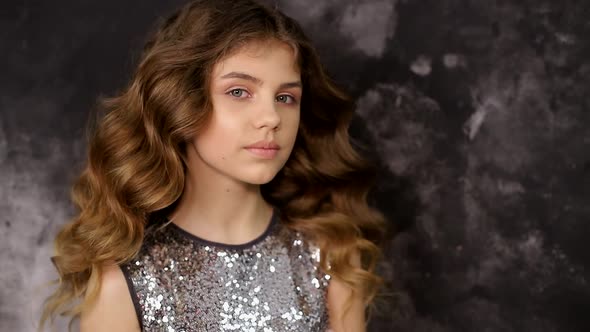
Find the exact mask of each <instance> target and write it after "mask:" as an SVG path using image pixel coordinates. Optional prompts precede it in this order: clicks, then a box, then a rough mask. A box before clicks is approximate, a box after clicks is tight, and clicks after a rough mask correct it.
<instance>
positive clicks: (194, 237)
mask: <svg viewBox="0 0 590 332" xmlns="http://www.w3.org/2000/svg"><path fill="white" fill-rule="evenodd" d="M278 218H279V216H278V211H277V209H276V208H273V210H272V215H271V218H270V221H269V222H268V225H267V226H266V229H265V230H264V232H262V234H260V235H258V236H257V237H255V238H254V239H252V240H250V241H248V242H245V243H238V244H232V243H223V242H217V241H211V240H207V239H204V238H202V237H200V236H197V235H195V234H193V233H190V232H189V231H187V230H185V229H184V228H182V227H180V226H178V225H176V224H175V223H173V222H170V220H169V219H168V218H167V217H164V219H165V221H166V224H168V225H169V227H171V228H172V230H174V231H175V232H176V233H178V234H180V235H181V236H183V237H185V238H187V239H189V240H191V241H193V242H196V243H198V244H200V245H206V246H212V247H219V248H224V249H246V248H248V247H251V246H253V245H255V244H257V243H259V242H262V241H263V240H264V239H265V238H266V237H267V236H268V235H269V234H270V232H271V230H272V229H273V228H274V225H275V224H277V223H278Z"/></svg>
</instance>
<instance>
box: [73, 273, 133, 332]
mask: <svg viewBox="0 0 590 332" xmlns="http://www.w3.org/2000/svg"><path fill="white" fill-rule="evenodd" d="M100 284H101V285H100V286H101V287H100V291H99V293H98V297H97V299H96V301H94V303H92V305H90V306H89V307H88V308H86V309H85V310H83V311H82V313H81V315H80V331H81V332H103V331H108V332H119V331H121V332H122V331H140V328H139V322H138V321H137V316H136V314H135V308H134V306H133V301H132V300H131V295H130V293H129V289H128V288H127V282H126V280H125V276H124V275H123V272H122V271H121V268H120V267H119V266H117V265H108V266H107V265H105V266H104V268H103V271H102V278H101V281H100Z"/></svg>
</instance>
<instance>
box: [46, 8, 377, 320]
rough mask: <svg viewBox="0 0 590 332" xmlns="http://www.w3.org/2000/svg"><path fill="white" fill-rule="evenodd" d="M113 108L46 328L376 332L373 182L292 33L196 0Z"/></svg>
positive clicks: (344, 111)
mask: <svg viewBox="0 0 590 332" xmlns="http://www.w3.org/2000/svg"><path fill="white" fill-rule="evenodd" d="M102 105H103V108H104V109H105V110H106V113H105V115H104V117H103V118H102V120H101V121H100V122H98V125H97V126H96V127H95V129H94V130H93V132H92V136H91V140H90V143H89V146H88V159H87V164H86V167H85V169H84V170H83V172H82V174H81V176H80V177H79V179H78V181H77V182H76V183H75V185H74V187H73V191H72V199H73V201H74V203H75V204H76V206H77V207H78V208H79V214H78V215H77V216H76V217H75V218H74V219H73V220H72V221H71V222H70V223H69V224H67V225H65V227H64V228H63V229H62V230H61V231H60V233H59V234H58V236H57V238H56V241H55V248H56V253H55V256H54V257H52V260H53V262H54V264H55V266H56V268H57V270H58V272H59V276H60V278H59V282H58V288H57V289H56V290H55V292H54V293H53V294H52V295H51V296H50V297H49V298H48V299H47V301H46V303H45V307H44V311H43V315H42V317H41V326H40V329H42V328H43V325H44V323H45V322H46V321H47V320H48V319H50V321H51V322H53V318H54V316H55V315H56V314H62V315H68V316H71V317H72V320H70V329H71V327H72V324H71V323H72V321H73V318H80V328H81V331H82V332H100V331H109V332H117V331H126V332H127V331H146V332H147V331H187V332H188V331H325V330H328V329H331V330H333V331H338V332H340V331H364V330H365V308H366V306H367V305H368V304H369V303H371V302H372V299H373V298H374V296H375V294H376V291H377V288H378V286H379V284H380V283H381V279H380V278H379V277H378V276H377V275H376V274H375V272H374V268H375V264H376V261H377V259H378V257H379V254H380V249H379V244H380V241H381V238H382V234H383V230H384V229H383V225H384V221H383V217H382V215H381V214H380V213H378V212H377V211H375V210H373V209H371V208H370V207H369V206H368V204H367V201H366V197H367V193H368V191H369V189H370V183H371V181H370V180H373V174H374V172H373V169H372V168H370V167H369V164H368V163H367V162H366V161H364V160H362V159H361V158H360V157H359V155H358V154H357V153H356V152H355V151H354V150H353V148H352V146H351V145H350V142H349V137H348V135H347V132H348V126H349V123H350V120H351V117H352V114H353V103H352V102H351V101H350V100H349V99H348V98H347V96H346V95H345V94H344V93H343V92H341V90H339V89H338V88H337V87H336V86H335V85H334V84H333V83H331V81H330V80H329V79H328V77H327V76H326V74H325V72H324V70H323V69H322V67H321V65H320V62H319V59H318V55H317V53H316V51H315V50H314V48H313V47H312V46H311V44H310V41H309V40H308V39H307V38H306V37H305V35H304V33H303V32H302V29H301V27H300V26H299V25H298V24H297V22H295V21H294V20H293V19H291V18H289V17H287V16H285V15H284V14H283V13H281V12H280V11H278V10H276V9H273V8H269V7H266V6H264V5H263V4H260V3H257V2H255V1H252V0H209V1H203V0H201V1H195V2H192V3H190V4H188V5H186V6H185V7H184V8H182V9H181V10H179V11H178V12H177V13H175V14H173V15H172V16H171V17H170V18H168V19H167V20H166V21H165V22H164V24H163V25H162V26H161V27H160V29H159V30H158V31H157V32H156V33H155V35H154V36H153V37H152V38H151V40H150V41H149V42H148V43H147V44H146V46H145V49H144V53H143V54H142V57H141V60H140V63H139V65H138V68H137V70H136V72H135V75H134V77H133V79H132V81H131V83H130V84H129V86H128V87H127V88H126V89H125V90H124V91H123V92H122V93H121V94H120V95H119V96H116V97H114V98H111V99H108V100H105V101H104V102H103V104H102ZM77 299H79V300H81V301H80V302H77V303H72V302H73V301H75V300H77Z"/></svg>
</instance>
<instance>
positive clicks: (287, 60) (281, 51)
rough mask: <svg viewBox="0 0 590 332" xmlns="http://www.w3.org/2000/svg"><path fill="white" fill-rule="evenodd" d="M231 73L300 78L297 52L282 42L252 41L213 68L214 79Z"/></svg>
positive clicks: (261, 76)
mask: <svg viewBox="0 0 590 332" xmlns="http://www.w3.org/2000/svg"><path fill="white" fill-rule="evenodd" d="M231 71H242V72H243V71H246V72H248V73H249V74H251V75H254V76H257V77H260V78H261V79H263V80H264V77H268V76H289V77H295V76H296V77H299V73H300V70H299V65H298V63H297V57H296V52H295V50H294V49H293V48H292V47H291V46H290V45H289V44H287V43H284V42H280V41H275V40H271V41H252V42H248V43H247V44H245V45H243V46H241V47H239V48H238V49H236V50H235V51H233V52H232V53H230V54H229V55H228V56H226V57H225V58H223V59H221V60H220V61H218V62H217V63H216V64H215V65H214V66H213V72H212V73H213V79H214V80H215V79H219V78H220V76H222V75H224V74H225V73H229V72H231Z"/></svg>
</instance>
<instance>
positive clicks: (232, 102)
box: [190, 41, 302, 184]
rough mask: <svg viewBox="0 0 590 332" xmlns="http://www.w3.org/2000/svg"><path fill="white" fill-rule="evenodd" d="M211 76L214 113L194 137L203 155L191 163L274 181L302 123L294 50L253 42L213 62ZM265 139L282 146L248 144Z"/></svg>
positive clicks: (250, 178)
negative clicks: (250, 146)
mask: <svg viewBox="0 0 590 332" xmlns="http://www.w3.org/2000/svg"><path fill="white" fill-rule="evenodd" d="M211 81H212V82H211V98H212V103H213V113H212V116H211V120H210V122H209V123H208V125H207V126H206V128H205V129H204V130H203V131H202V132H200V133H199V134H198V135H197V136H196V137H195V139H194V140H193V144H194V147H195V149H196V152H197V158H195V159H196V160H191V161H190V162H191V163H199V164H200V165H199V167H198V168H197V169H202V167H201V166H203V167H204V168H205V169H208V170H213V171H214V172H215V173H217V174H221V175H223V176H225V177H230V178H233V179H234V180H237V181H242V182H246V183H250V184H263V183H267V182H269V181H270V180H272V179H273V178H274V176H275V175H276V174H277V173H278V172H279V171H280V169H281V168H282V167H283V166H284V164H285V163H286V161H287V159H288V158H289V155H290V154H291V151H292V149H293V145H294V144H295V137H296V135H297V130H298V128H299V118H300V102H301V95H302V88H301V75H300V73H299V69H298V68H297V64H296V59H295V56H294V52H293V50H292V49H291V48H290V47H289V46H288V45H287V44H284V43H280V42H278V41H271V42H266V43H262V42H256V43H250V44H247V45H246V46H245V47H243V48H241V49H240V50H239V51H237V52H236V53H234V54H233V55H231V56H228V57H227V58H225V59H223V60H222V61H221V62H219V63H217V64H216V65H215V66H214V67H213V71H212V77H211ZM259 141H266V142H272V143H274V144H276V145H278V146H279V149H278V150H275V151H274V152H275V153H274V154H273V153H272V152H273V151H269V150H266V151H264V150H256V149H249V148H247V147H248V146H249V145H252V144H254V143H257V142H259ZM269 152H271V153H269Z"/></svg>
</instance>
